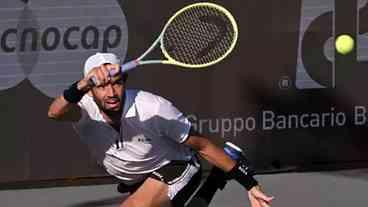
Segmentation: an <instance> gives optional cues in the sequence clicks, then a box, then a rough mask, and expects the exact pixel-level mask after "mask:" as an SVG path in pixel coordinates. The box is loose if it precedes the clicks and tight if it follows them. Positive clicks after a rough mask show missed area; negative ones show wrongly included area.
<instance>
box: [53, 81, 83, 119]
mask: <svg viewBox="0 0 368 207" xmlns="http://www.w3.org/2000/svg"><path fill="white" fill-rule="evenodd" d="M88 78H89V77H87V78H84V79H82V80H80V81H78V82H76V83H74V84H72V85H71V86H70V87H69V88H68V89H66V90H65V91H64V93H63V94H62V95H60V96H58V97H57V98H55V100H54V101H53V102H52V103H51V105H50V107H49V111H48V117H49V118H50V119H54V120H59V121H74V122H77V121H79V119H80V118H81V116H82V115H81V108H80V107H79V106H78V102H79V101H80V100H81V99H82V97H83V95H84V94H86V93H87V92H88V91H89V89H90V86H89V84H88Z"/></svg>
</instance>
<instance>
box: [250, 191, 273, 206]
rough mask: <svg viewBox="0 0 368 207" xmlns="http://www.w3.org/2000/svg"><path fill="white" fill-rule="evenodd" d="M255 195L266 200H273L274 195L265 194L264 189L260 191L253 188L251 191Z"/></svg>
mask: <svg viewBox="0 0 368 207" xmlns="http://www.w3.org/2000/svg"><path fill="white" fill-rule="evenodd" d="M250 193H251V194H252V195H253V196H254V197H256V198H259V199H262V200H264V201H266V202H268V203H269V202H271V201H272V200H273V199H274V197H273V196H267V195H265V194H264V193H263V192H262V191H260V190H259V189H257V188H255V189H252V190H251V192H250Z"/></svg>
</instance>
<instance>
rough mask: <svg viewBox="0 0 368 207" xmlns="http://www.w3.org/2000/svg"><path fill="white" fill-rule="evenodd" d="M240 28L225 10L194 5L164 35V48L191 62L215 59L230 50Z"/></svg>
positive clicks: (186, 62)
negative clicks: (234, 26) (232, 21)
mask: <svg viewBox="0 0 368 207" xmlns="http://www.w3.org/2000/svg"><path fill="white" fill-rule="evenodd" d="M235 36H236V31H235V29H234V28H233V25H232V23H231V21H230V20H229V18H228V17H227V16H226V14H224V13H223V12H222V11H220V10H218V9H216V8H214V7H209V6H198V7H192V8H190V9H188V10H185V11H183V12H182V13H180V14H179V15H178V16H176V17H175V18H174V19H173V20H172V22H170V24H169V25H168V27H167V28H166V30H165V33H164V36H163V41H162V43H163V47H164V48H165V50H166V52H167V54H168V55H169V56H170V57H171V58H172V59H174V60H176V61H178V62H181V63H184V64H190V65H201V64H207V63H210V62H212V61H215V60H217V59H219V58H221V57H222V56H224V55H225V53H226V52H227V51H228V50H229V49H230V47H231V45H232V43H233V42H234V41H235V40H236V37H235Z"/></svg>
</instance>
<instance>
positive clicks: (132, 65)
mask: <svg viewBox="0 0 368 207" xmlns="http://www.w3.org/2000/svg"><path fill="white" fill-rule="evenodd" d="M138 65H139V63H138V61H136V60H132V61H129V62H127V63H124V64H123V65H122V66H121V67H120V69H121V72H122V73H125V72H128V71H129V70H131V69H133V68H135V67H137V66H138Z"/></svg>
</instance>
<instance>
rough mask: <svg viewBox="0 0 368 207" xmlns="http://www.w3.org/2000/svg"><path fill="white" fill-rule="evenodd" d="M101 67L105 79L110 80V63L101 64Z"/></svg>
mask: <svg viewBox="0 0 368 207" xmlns="http://www.w3.org/2000/svg"><path fill="white" fill-rule="evenodd" d="M100 68H101V69H100V70H101V72H102V74H103V76H104V79H105V80H109V79H110V73H109V68H108V65H101V67H100Z"/></svg>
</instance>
